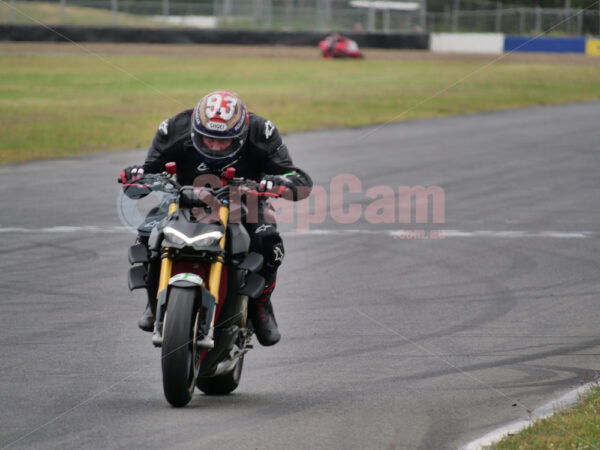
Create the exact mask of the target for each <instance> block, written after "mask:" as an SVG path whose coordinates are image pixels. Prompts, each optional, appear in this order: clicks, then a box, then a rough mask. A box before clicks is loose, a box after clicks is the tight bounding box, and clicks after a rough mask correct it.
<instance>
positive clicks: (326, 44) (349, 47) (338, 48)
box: [319, 33, 364, 59]
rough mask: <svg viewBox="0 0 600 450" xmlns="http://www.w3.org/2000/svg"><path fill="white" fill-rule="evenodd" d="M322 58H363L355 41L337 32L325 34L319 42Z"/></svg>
mask: <svg viewBox="0 0 600 450" xmlns="http://www.w3.org/2000/svg"><path fill="white" fill-rule="evenodd" d="M319 48H320V49H321V52H322V53H323V58H356V59H359V58H363V57H364V56H363V54H362V53H361V52H360V50H359V49H358V44H357V43H356V41H353V40H352V39H349V38H347V37H344V36H342V35H340V34H338V33H334V34H332V35H331V36H327V37H326V38H325V39H323V40H322V41H321V42H319Z"/></svg>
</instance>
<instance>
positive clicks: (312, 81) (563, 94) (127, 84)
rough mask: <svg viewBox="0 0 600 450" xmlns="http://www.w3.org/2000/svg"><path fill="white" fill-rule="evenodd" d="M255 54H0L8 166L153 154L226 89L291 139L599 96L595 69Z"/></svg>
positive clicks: (2, 145)
mask: <svg viewBox="0 0 600 450" xmlns="http://www.w3.org/2000/svg"><path fill="white" fill-rule="evenodd" d="M250 53H251V49H250V48H249V56H247V57H242V58H230V57H226V56H223V57H193V58H192V57H182V56H161V55H141V54H140V55H127V56H125V55H110V56H109V55H105V56H102V57H101V58H100V57H94V56H92V55H87V54H66V55H65V54H40V55H37V54H33V55H32V54H23V55H10V54H5V55H0V66H1V67H2V74H3V76H2V77H1V78H0V127H1V128H2V130H3V132H2V139H0V163H9V162H18V161H27V160H32V159H39V158H50V157H57V156H67V155H73V154H82V153H88V152H95V151H103V150H118V149H127V148H138V147H147V146H148V145H149V144H150V142H151V140H152V137H153V136H154V132H155V130H156V127H157V126H158V124H159V123H160V122H161V121H162V120H164V119H165V118H167V117H170V116H171V115H173V114H176V113H177V112H179V111H181V110H183V109H185V108H188V107H193V105H194V104H195V103H196V102H197V101H198V100H199V99H200V97H201V96H202V95H204V94H205V93H207V92H209V91H211V90H214V89H222V88H228V89H232V90H235V91H237V92H238V93H239V94H240V95H241V96H242V97H243V98H244V99H245V101H246V103H247V104H248V106H249V108H250V110H251V111H255V112H258V113H259V114H261V115H264V116H267V117H269V118H270V119H271V120H273V122H275V124H276V125H277V126H278V127H279V129H280V131H282V132H284V133H287V132H293V131H301V130H311V129H324V128H333V127H353V126H361V125H368V124H373V123H382V122H388V121H400V120H405V119H414V118H422V117H435V116H445V115H455V114H464V113H474V112H480V111H489V110H498V109H504V108H519V107H526V106H534V105H550V104H558V103H564V102H572V101H581V100H590V99H598V98H600V94H599V93H600V70H598V67H597V66H594V65H566V64H565V65H559V64H550V63H545V62H508V61H502V62H498V63H495V64H492V65H488V66H485V62H482V61H468V60H467V61H461V60H457V61H448V60H435V59H431V58H426V59H423V60H418V59H410V60H402V59H394V60H369V59H366V60H364V61H325V60H322V59H317V58H315V59H302V60H299V59H293V58H264V57H260V58H256V57H252V56H251V55H250ZM459 80H463V81H460V82H458V81H459ZM457 82H458V83H457Z"/></svg>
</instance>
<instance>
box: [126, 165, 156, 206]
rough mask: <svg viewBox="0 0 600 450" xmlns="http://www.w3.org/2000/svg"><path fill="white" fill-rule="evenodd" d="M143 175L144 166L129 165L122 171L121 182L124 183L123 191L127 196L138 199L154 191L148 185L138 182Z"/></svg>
mask: <svg viewBox="0 0 600 450" xmlns="http://www.w3.org/2000/svg"><path fill="white" fill-rule="evenodd" d="M142 176H144V169H142V166H129V167H127V168H125V169H123V170H122V171H121V176H120V178H119V182H121V183H123V192H125V195H126V196H127V197H129V198H132V199H134V200H138V199H140V198H142V197H145V196H146V195H148V194H149V193H150V192H152V190H151V189H150V188H149V187H148V186H144V185H141V184H136V183H137V182H138V181H140V180H141V179H142ZM126 185H132V186H126Z"/></svg>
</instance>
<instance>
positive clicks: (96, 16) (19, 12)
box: [0, 1, 161, 27]
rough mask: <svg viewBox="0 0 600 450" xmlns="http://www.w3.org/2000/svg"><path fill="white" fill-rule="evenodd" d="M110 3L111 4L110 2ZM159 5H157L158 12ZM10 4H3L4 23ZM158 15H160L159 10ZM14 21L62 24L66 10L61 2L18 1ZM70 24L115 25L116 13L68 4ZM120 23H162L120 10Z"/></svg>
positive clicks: (0, 10)
mask: <svg viewBox="0 0 600 450" xmlns="http://www.w3.org/2000/svg"><path fill="white" fill-rule="evenodd" d="M106 4H107V5H108V6H110V3H109V2H107V3H106ZM158 8H159V7H157V11H158V10H159V9H158ZM10 9H11V8H10V6H9V3H8V1H5V2H2V3H0V22H5V23H7V22H9V20H10V14H11V11H10ZM157 15H160V13H159V12H157ZM13 17H14V21H15V23H17V24H35V23H43V24H46V25H58V24H60V23H61V21H62V9H61V6H60V3H58V2H53V3H50V2H26V1H17V2H16V6H15V11H14V12H13ZM64 20H65V24H67V25H89V26H102V25H104V26H106V25H113V23H114V22H113V20H114V18H113V14H112V11H110V10H108V9H99V8H87V7H82V6H74V5H71V6H69V5H67V6H66V8H65V16H64ZM117 24H118V25H122V26H131V27H159V26H161V22H159V21H155V20H152V19H151V18H149V17H144V16H138V15H134V14H127V13H118V14H117Z"/></svg>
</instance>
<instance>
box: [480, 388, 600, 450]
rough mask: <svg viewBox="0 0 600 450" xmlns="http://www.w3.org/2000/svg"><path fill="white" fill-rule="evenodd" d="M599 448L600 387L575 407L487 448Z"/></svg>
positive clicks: (501, 449)
mask: <svg viewBox="0 0 600 450" xmlns="http://www.w3.org/2000/svg"><path fill="white" fill-rule="evenodd" d="M599 447H600V387H598V386H596V387H594V388H593V389H592V391H591V392H590V393H588V394H586V395H584V396H582V398H581V400H580V402H579V404H578V405H577V407H575V408H572V409H566V410H563V411H560V412H558V413H556V414H554V415H553V416H551V417H549V418H547V419H543V420H540V421H537V422H535V423H534V424H533V425H532V426H530V427H528V428H526V429H525V430H523V431H521V432H520V433H517V434H515V435H514V436H508V437H506V438H504V439H502V440H501V441H500V442H498V443H496V444H495V445H492V446H490V447H487V448H489V449H494V450H509V449H514V450H519V449H527V450H529V449H532V450H533V449H539V450H546V449H554V450H558V449H589V448H599Z"/></svg>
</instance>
